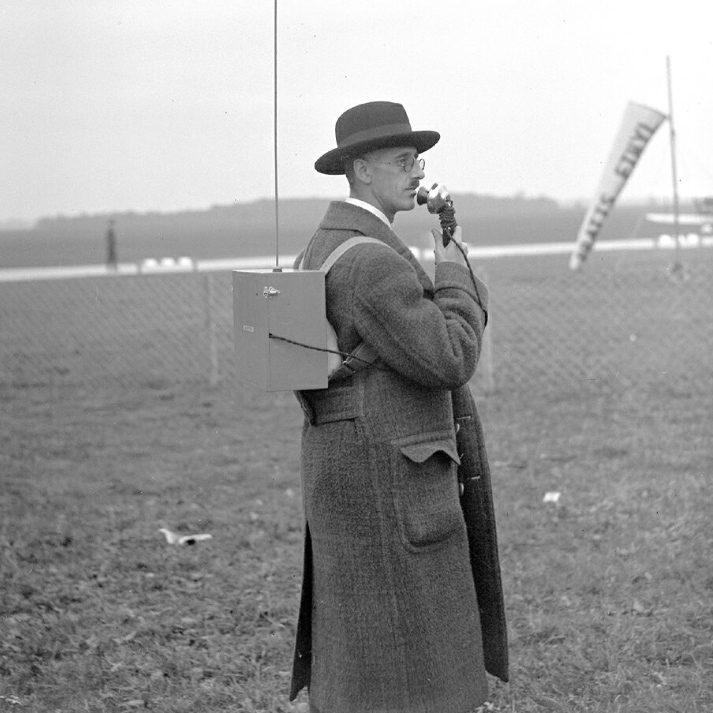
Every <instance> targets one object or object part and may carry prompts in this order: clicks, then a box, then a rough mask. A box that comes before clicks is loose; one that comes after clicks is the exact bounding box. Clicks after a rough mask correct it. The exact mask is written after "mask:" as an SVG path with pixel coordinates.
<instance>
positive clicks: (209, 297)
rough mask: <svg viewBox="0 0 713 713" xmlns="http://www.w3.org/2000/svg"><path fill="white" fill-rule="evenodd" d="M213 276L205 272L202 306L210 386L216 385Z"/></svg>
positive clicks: (216, 352) (216, 341) (217, 371)
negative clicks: (203, 305)
mask: <svg viewBox="0 0 713 713" xmlns="http://www.w3.org/2000/svg"><path fill="white" fill-rule="evenodd" d="M213 281H214V276H213V275H212V274H211V273H210V272H206V275H205V280H204V286H205V289H204V304H205V334H206V339H207V341H208V357H209V360H210V371H209V372H208V382H209V383H210V385H211V386H215V385H216V384H217V383H218V378H219V368H218V335H217V329H216V323H215V315H214V314H213V301H214V300H213V291H214V285H213Z"/></svg>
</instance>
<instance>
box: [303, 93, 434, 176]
mask: <svg viewBox="0 0 713 713" xmlns="http://www.w3.org/2000/svg"><path fill="white" fill-rule="evenodd" d="M334 133H335V134H336V137H337V148H336V149H332V150H331V151H327V153H326V154H324V155H323V156H320V157H319V158H318V159H317V161H316V162H315V164H314V167H315V168H316V169H317V171H319V172H320V173H326V174H328V175H332V176H336V175H339V174H343V173H344V159H345V158H348V157H350V156H354V157H356V156H360V155H361V154H364V153H367V152H368V151H373V150H374V149H383V148H386V147H388V146H413V147H415V149H416V151H418V152H419V153H423V152H424V151H427V150H428V149H430V148H431V147H432V146H434V145H435V144H436V143H437V142H438V139H440V138H441V135H440V134H439V133H438V132H437V131H413V130H412V129H411V123H410V122H409V120H408V116H407V115H406V110H405V109H404V108H403V106H402V105H401V104H396V103H394V102H368V103H367V104H359V105H358V106H355V107H352V108H351V109H347V110H346V111H345V112H344V113H343V114H342V115H341V116H340V117H339V118H338V119H337V123H336V125H335V127H334Z"/></svg>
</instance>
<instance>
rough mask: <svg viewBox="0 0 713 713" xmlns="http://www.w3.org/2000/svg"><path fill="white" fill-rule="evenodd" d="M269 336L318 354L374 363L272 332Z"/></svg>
mask: <svg viewBox="0 0 713 713" xmlns="http://www.w3.org/2000/svg"><path fill="white" fill-rule="evenodd" d="M267 336H268V337H269V338H270V339H277V340H278V341H280V342H287V343H288V344H294V345H295V346H298V347H304V348H305V349H312V350H313V351H316V352H327V353H328V354H339V356H341V357H344V358H345V359H346V358H347V357H351V358H352V359H356V360H357V361H361V362H364V363H365V364H371V363H372V362H371V361H369V360H368V359H362V358H361V357H358V356H355V355H354V354H348V353H347V352H340V351H338V350H336V349H326V348H324V347H315V346H312V345H311V344H304V343H303V342H297V341H295V340H294V339H288V338H287V337H280V336H278V335H277V334H273V333H272V332H268V334H267Z"/></svg>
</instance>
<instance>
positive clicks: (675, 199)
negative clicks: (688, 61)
mask: <svg viewBox="0 0 713 713" xmlns="http://www.w3.org/2000/svg"><path fill="white" fill-rule="evenodd" d="M666 78H667V83H668V128H669V137H670V144H671V178H672V180H673V239H674V240H675V243H674V245H675V258H674V263H673V266H672V268H671V270H672V272H673V273H674V274H675V273H678V272H680V270H681V267H682V265H681V261H680V236H679V227H678V216H679V209H678V171H677V169H676V129H675V127H674V124H673V91H672V89H671V58H670V57H669V56H666Z"/></svg>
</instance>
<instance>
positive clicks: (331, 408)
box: [297, 383, 364, 426]
mask: <svg viewBox="0 0 713 713" xmlns="http://www.w3.org/2000/svg"><path fill="white" fill-rule="evenodd" d="M361 393H362V390H361V389H359V388H358V387H356V386H355V385H353V384H352V383H349V384H348V385H345V386H333V387H331V388H329V389H323V390H322V389H320V390H318V391H300V392H297V399H298V401H299V402H300V405H301V406H302V410H303V411H304V412H305V416H306V417H307V420H308V421H309V423H310V425H311V426H321V425H322V424H323V423H332V422H334V421H348V420H350V419H353V418H358V417H359V416H363V415H364V406H363V401H362V398H361Z"/></svg>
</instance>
